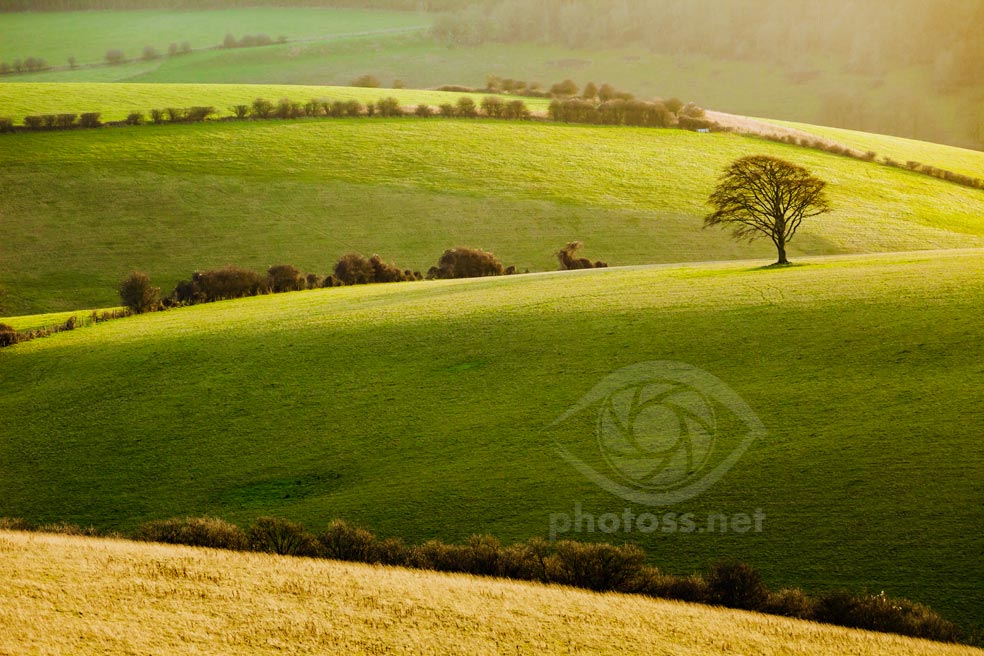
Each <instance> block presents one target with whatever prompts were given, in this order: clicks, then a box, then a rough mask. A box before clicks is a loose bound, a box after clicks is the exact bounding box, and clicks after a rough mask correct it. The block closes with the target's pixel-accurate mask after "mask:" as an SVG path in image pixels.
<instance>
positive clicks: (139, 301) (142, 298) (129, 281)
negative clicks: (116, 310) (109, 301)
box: [119, 271, 161, 314]
mask: <svg viewBox="0 0 984 656" xmlns="http://www.w3.org/2000/svg"><path fill="white" fill-rule="evenodd" d="M119 292H120V300H122V301H123V305H124V306H126V307H127V308H129V309H130V310H131V311H133V312H135V313H137V314H141V313H143V312H149V311H151V310H153V309H154V308H155V307H156V306H157V304H158V303H159V302H160V300H161V288H160V287H154V286H153V285H151V284H150V278H149V277H148V276H147V274H146V273H143V272H142V271H134V272H133V273H131V274H130V275H129V276H127V277H126V279H124V280H123V282H121V283H120V287H119Z"/></svg>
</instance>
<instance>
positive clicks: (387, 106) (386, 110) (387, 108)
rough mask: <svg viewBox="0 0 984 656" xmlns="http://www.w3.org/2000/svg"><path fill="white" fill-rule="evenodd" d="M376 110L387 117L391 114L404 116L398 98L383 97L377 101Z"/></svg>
mask: <svg viewBox="0 0 984 656" xmlns="http://www.w3.org/2000/svg"><path fill="white" fill-rule="evenodd" d="M376 112H377V113H378V114H379V115H380V116H382V117H384V118H386V117H390V116H403V109H402V108H401V107H400V101H399V100H397V99H396V98H393V97H389V98H382V99H380V100H378V101H377V102H376Z"/></svg>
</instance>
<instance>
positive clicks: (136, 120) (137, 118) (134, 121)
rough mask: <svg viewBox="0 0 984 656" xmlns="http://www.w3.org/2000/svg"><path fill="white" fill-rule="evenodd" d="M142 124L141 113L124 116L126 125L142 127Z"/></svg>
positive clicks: (142, 116) (142, 117)
mask: <svg viewBox="0 0 984 656" xmlns="http://www.w3.org/2000/svg"><path fill="white" fill-rule="evenodd" d="M143 122H144V114H143V112H130V113H129V114H127V116H126V124H127V125H142V124H143Z"/></svg>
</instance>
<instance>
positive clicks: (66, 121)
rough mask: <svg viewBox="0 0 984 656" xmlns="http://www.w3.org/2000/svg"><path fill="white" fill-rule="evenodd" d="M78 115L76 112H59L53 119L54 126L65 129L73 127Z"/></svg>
mask: <svg viewBox="0 0 984 656" xmlns="http://www.w3.org/2000/svg"><path fill="white" fill-rule="evenodd" d="M78 117H79V115H78V114H59V115H58V116H57V117H56V119H55V127H58V128H61V129H65V128H74V127H75V120H76V119H77V118H78Z"/></svg>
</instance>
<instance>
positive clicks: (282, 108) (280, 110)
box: [274, 98, 304, 118]
mask: <svg viewBox="0 0 984 656" xmlns="http://www.w3.org/2000/svg"><path fill="white" fill-rule="evenodd" d="M274 115H275V116H276V117H277V118H300V117H301V116H304V106H303V105H302V104H301V103H299V102H296V101H293V100H291V99H290V98H282V99H281V100H280V102H278V103H277V108H276V110H275V111H274Z"/></svg>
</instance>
